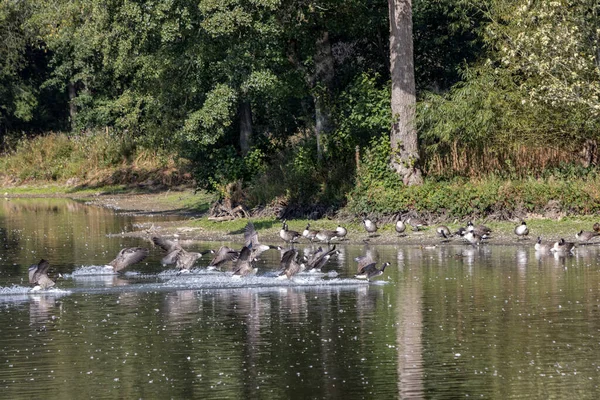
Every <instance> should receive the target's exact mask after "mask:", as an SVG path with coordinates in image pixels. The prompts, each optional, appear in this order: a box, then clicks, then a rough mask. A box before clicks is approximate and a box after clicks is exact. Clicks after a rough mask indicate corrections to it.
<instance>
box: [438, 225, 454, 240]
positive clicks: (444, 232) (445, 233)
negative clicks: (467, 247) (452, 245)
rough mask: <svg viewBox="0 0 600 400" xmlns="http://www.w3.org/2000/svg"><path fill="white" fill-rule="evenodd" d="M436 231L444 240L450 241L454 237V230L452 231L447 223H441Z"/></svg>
mask: <svg viewBox="0 0 600 400" xmlns="http://www.w3.org/2000/svg"><path fill="white" fill-rule="evenodd" d="M435 233H436V234H437V235H438V237H440V238H442V239H443V241H448V240H450V238H451V237H452V232H450V229H448V227H447V226H446V225H440V226H438V227H437V228H435Z"/></svg>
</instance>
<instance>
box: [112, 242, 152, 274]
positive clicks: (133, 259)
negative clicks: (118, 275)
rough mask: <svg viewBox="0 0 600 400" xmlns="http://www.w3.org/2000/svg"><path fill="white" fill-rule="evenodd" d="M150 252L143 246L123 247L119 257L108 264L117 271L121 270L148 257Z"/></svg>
mask: <svg viewBox="0 0 600 400" xmlns="http://www.w3.org/2000/svg"><path fill="white" fill-rule="evenodd" d="M149 253H150V252H149V251H148V249H144V248H142V247H129V248H126V249H122V250H121V251H119V254H117V257H116V258H115V259H114V260H112V261H111V262H110V264H108V265H107V266H106V268H110V269H112V270H113V271H115V272H121V271H122V270H124V269H125V268H127V267H129V266H130V265H133V264H136V263H138V262H140V261H142V260H143V259H145V258H146V257H148V254H149Z"/></svg>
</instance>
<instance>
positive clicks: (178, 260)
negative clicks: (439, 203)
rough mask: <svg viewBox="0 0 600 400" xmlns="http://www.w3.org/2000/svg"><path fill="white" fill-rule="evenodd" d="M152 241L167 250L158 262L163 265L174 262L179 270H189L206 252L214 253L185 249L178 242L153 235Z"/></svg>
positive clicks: (210, 251)
mask: <svg viewBox="0 0 600 400" xmlns="http://www.w3.org/2000/svg"><path fill="white" fill-rule="evenodd" d="M152 242H153V243H154V244H155V245H157V246H158V247H160V248H162V249H163V250H164V251H166V252H167V255H166V256H164V257H163V258H162V260H160V262H161V263H162V264H163V265H170V264H175V266H176V267H177V268H178V269H180V270H181V271H183V270H187V271H189V270H190V269H191V268H192V267H193V266H194V263H195V262H196V261H197V260H198V259H199V258H200V257H202V256H203V255H205V254H208V253H214V251H213V250H205V251H202V252H200V253H197V252H193V251H186V250H184V249H183V247H181V245H180V244H179V243H177V242H174V241H171V240H167V239H164V238H162V237H159V236H154V237H153V238H152Z"/></svg>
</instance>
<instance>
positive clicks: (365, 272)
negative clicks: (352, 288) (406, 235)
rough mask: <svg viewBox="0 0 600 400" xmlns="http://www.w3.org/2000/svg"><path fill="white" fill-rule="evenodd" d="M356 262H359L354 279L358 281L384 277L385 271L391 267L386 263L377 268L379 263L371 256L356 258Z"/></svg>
mask: <svg viewBox="0 0 600 400" xmlns="http://www.w3.org/2000/svg"><path fill="white" fill-rule="evenodd" d="M354 260H355V261H357V262H358V267H357V268H356V272H357V273H356V275H354V277H355V278H358V279H366V280H368V281H370V280H371V279H372V278H375V277H376V276H379V275H382V274H383V272H384V271H385V268H386V267H387V266H389V265H390V263H389V262H385V263H383V264H381V268H377V263H376V262H375V260H374V259H373V257H372V256H371V255H369V254H367V255H364V256H360V257H356V258H355V259H354Z"/></svg>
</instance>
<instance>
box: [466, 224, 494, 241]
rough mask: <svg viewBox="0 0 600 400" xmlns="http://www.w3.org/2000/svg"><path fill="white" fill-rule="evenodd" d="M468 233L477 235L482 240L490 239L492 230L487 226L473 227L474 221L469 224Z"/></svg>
mask: <svg viewBox="0 0 600 400" xmlns="http://www.w3.org/2000/svg"><path fill="white" fill-rule="evenodd" d="M467 231H468V232H473V233H475V234H477V235H478V236H480V237H481V238H482V239H487V238H489V237H490V234H491V233H492V230H491V229H490V228H488V227H487V226H485V225H477V226H475V225H473V222H472V221H469V223H468V224H467Z"/></svg>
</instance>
